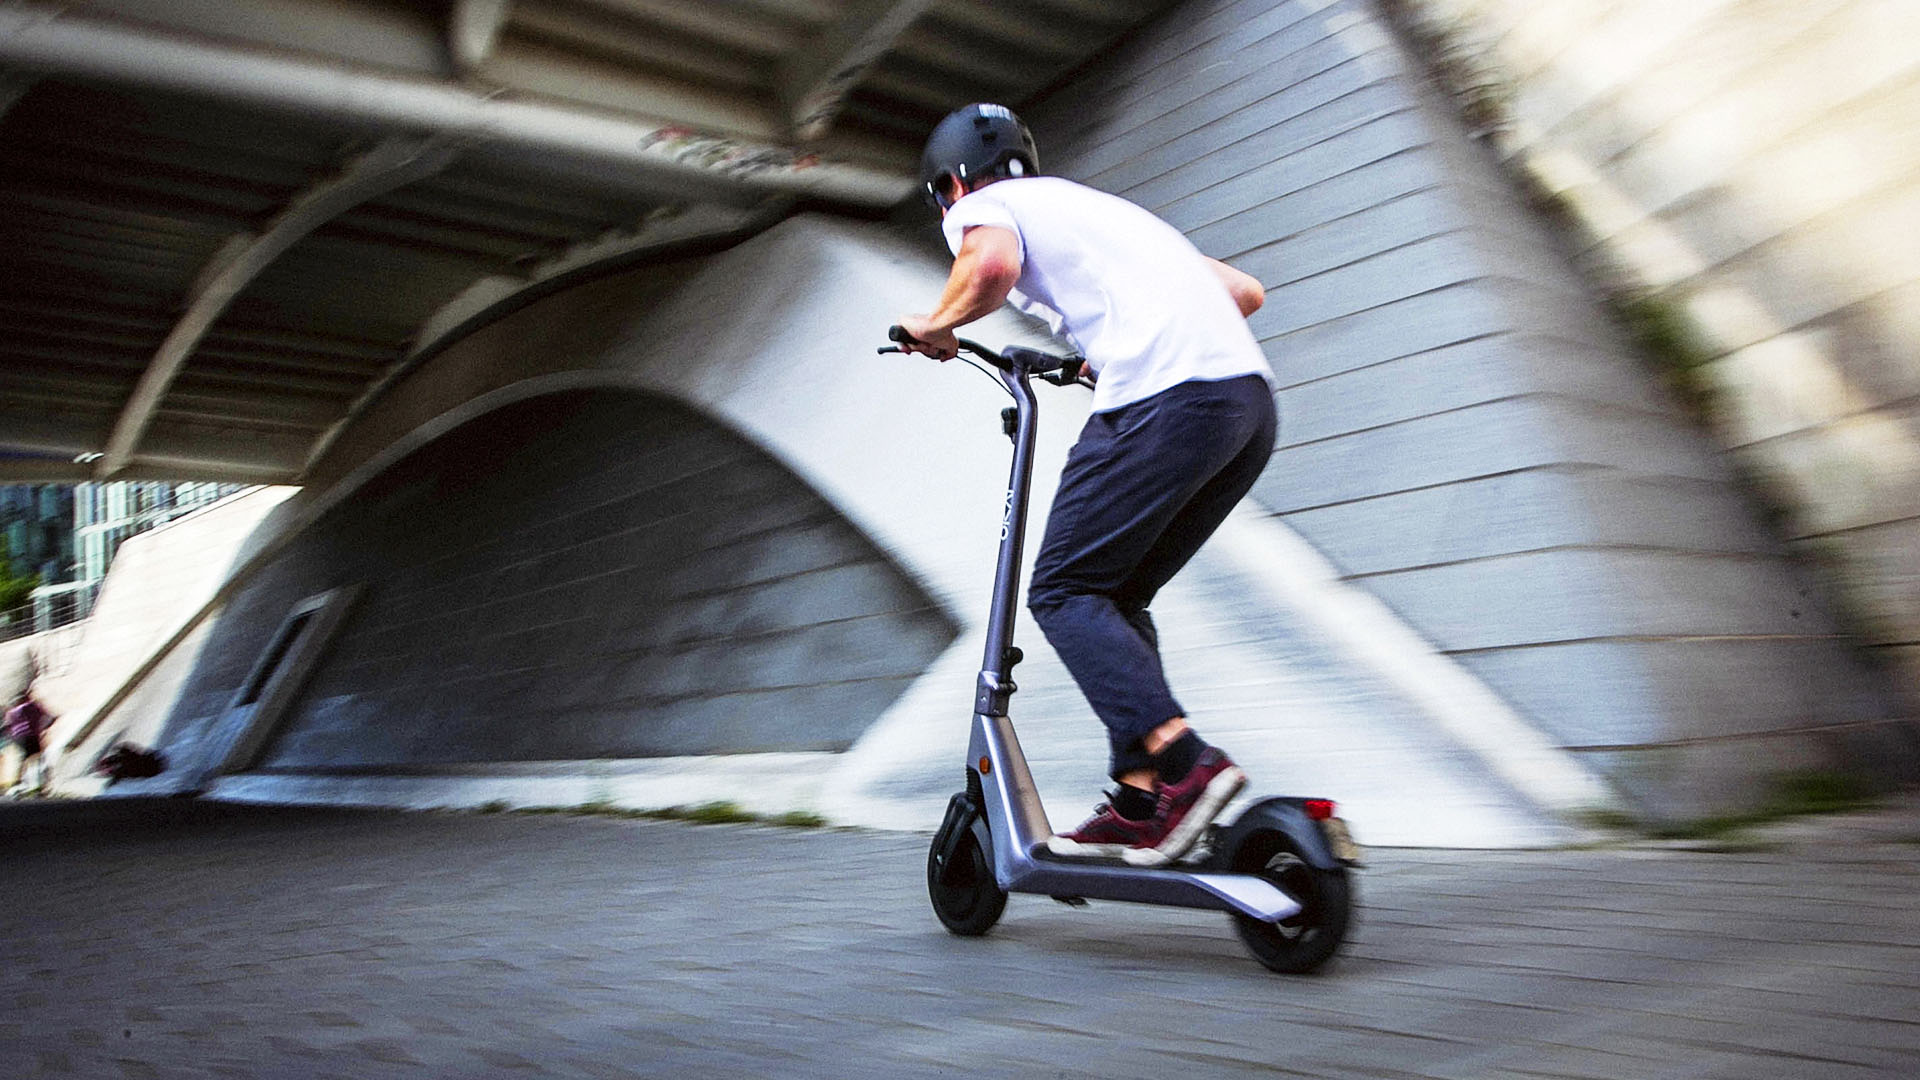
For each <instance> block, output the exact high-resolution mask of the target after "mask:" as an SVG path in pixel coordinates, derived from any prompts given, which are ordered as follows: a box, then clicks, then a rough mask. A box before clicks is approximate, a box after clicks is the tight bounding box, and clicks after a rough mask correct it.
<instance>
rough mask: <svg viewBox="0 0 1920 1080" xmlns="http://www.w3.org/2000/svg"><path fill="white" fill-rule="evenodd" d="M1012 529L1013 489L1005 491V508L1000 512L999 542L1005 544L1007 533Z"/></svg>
mask: <svg viewBox="0 0 1920 1080" xmlns="http://www.w3.org/2000/svg"><path fill="white" fill-rule="evenodd" d="M1012 527H1013V489H1012V488H1008V489H1007V508H1006V509H1005V510H1002V511H1001V512H1000V542H1001V543H1003V544H1004V543H1006V542H1007V532H1008V531H1009V530H1010V529H1011V528H1012Z"/></svg>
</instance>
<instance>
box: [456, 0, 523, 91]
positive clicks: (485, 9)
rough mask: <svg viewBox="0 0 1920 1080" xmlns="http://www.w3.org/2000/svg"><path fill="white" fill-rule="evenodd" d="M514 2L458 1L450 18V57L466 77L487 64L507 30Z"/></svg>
mask: <svg viewBox="0 0 1920 1080" xmlns="http://www.w3.org/2000/svg"><path fill="white" fill-rule="evenodd" d="M512 8H513V0H454V2H453V10H452V11H450V12H448V15H447V55H448V57H449V58H451V59H452V60H453V68H454V70H455V71H458V72H461V73H462V74H465V73H467V72H470V71H472V70H473V69H475V68H477V67H479V66H480V65H481V64H484V63H486V62H487V57H489V56H492V55H493V47H494V46H495V45H496V44H498V43H499V41H500V31H501V30H503V29H505V28H506V25H507V14H508V12H509V11H510V10H511V9H512Z"/></svg>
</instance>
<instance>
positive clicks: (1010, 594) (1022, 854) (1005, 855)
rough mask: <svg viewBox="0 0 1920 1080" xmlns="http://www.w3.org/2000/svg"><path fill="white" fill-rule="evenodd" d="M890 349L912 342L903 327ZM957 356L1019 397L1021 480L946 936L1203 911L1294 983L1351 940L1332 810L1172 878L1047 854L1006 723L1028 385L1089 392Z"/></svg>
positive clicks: (1062, 369)
mask: <svg viewBox="0 0 1920 1080" xmlns="http://www.w3.org/2000/svg"><path fill="white" fill-rule="evenodd" d="M887 336H888V337H889V338H890V339H892V340H893V341H896V342H906V341H912V340H913V338H912V337H911V336H910V335H909V334H908V333H907V332H906V331H905V330H904V329H902V328H901V327H898V326H895V327H893V328H892V329H891V330H889V331H888V333H887ZM960 348H961V351H962V352H964V353H971V354H973V355H974V356H976V357H978V358H980V359H981V360H983V361H985V362H986V363H987V364H988V365H990V366H991V367H992V368H993V370H994V372H995V373H997V375H998V378H999V381H1000V382H1001V383H1002V384H1003V385H1004V386H1005V387H1006V390H1007V393H1009V394H1011V395H1012V396H1013V400H1014V405H1013V406H1012V407H1010V408H1007V409H1004V410H1002V411H1001V414H1000V415H1001V424H1002V428H1003V430H1004V431H1005V432H1006V434H1007V436H1008V437H1009V438H1010V439H1012V440H1013V472H1012V477H1011V479H1010V480H1009V482H1008V485H1007V500H1006V509H1005V512H1004V514H1005V516H1004V517H1003V518H1002V521H1001V529H1000V557H999V563H998V565H997V567H996V569H995V572H994V581H993V606H992V609H991V614H990V615H989V616H988V620H987V649H986V659H985V662H984V664H983V666H982V668H981V671H980V677H979V681H978V683H977V685H976V690H975V695H974V703H973V733H972V738H971V740H970V742H969V746H968V749H967V762H966V790H964V791H961V792H959V793H957V794H955V795H954V796H953V798H952V800H951V801H950V802H948V804H947V813H946V817H945V819H944V820H943V821H942V822H941V824H940V829H939V831H938V832H936V833H935V834H934V837H933V846H932V849H931V850H930V851H929V852H928V855H927V892H928V895H929V897H930V898H931V899H932V901H933V911H934V914H935V915H937V916H938V917H939V919H940V922H941V923H942V924H943V925H945V926H946V928H947V929H948V930H950V931H952V932H953V933H955V934H959V935H963V936H969V937H971V936H976V935H980V934H984V933H986V932H987V931H988V930H989V929H991V928H992V927H993V925H994V924H995V923H996V922H998V921H999V919H1000V915H1001V913H1002V912H1003V911H1004V910H1005V909H1006V905H1007V894H1008V893H1034V894H1038V895H1041V896H1050V897H1052V898H1053V899H1055V900H1058V901H1060V902H1062V903H1065V904H1068V905H1070V906H1074V907H1082V906H1085V905H1086V903H1087V901H1088V900H1120V901H1131V902H1134V903H1142V904H1160V905H1165V906H1169V907H1189V908H1207V909H1212V910H1216V911H1225V912H1228V913H1229V914H1230V915H1231V916H1232V917H1233V922H1234V927H1235V929H1237V930H1238V931H1239V934H1240V937H1241V940H1242V941H1244V942H1245V943H1246V945H1247V947H1248V949H1250V950H1251V951H1252V952H1253V954H1254V956H1255V957H1256V958H1258V959H1259V961H1260V962H1261V963H1262V964H1265V965H1266V966H1267V967H1269V968H1271V969H1273V970H1274V971H1278V972H1283V973H1288V974H1299V973H1304V972H1309V971H1312V970H1314V969H1315V968H1317V967H1319V966H1320V965H1321V964H1323V963H1325V962H1326V961H1327V959H1328V958H1329V957H1331V956H1332V955H1333V954H1334V952H1335V950H1337V949H1338V948H1339V947H1340V943H1341V941H1342V939H1343V938H1344V937H1345V935H1346V931H1347V926H1348V923H1349V921H1350V918H1351V913H1352V906H1353V885H1352V882H1351V881H1350V869H1351V868H1352V867H1355V866H1357V865H1358V863H1359V857H1358V856H1359V853H1358V848H1357V847H1356V846H1355V845H1354V843H1353V839H1352V833H1351V831H1350V830H1349V829H1348V827H1347V824H1346V822H1345V821H1343V820H1342V819H1340V818H1338V817H1336V816H1334V809H1335V807H1334V804H1333V802H1332V801H1331V800H1328V799H1302V798H1291V797H1286V796H1279V797H1274V798H1267V799H1262V800H1260V801H1259V802H1256V803H1254V804H1252V805H1251V806H1249V807H1247V809H1246V810H1245V811H1244V812H1242V813H1241V814H1240V815H1239V816H1238V817H1237V818H1235V819H1234V820H1233V821H1232V822H1230V823H1225V824H1222V823H1218V822H1216V823H1215V824H1213V825H1210V826H1208V828H1207V832H1206V834H1205V835H1204V837H1203V838H1202V840H1201V841H1200V843H1199V844H1198V845H1196V847H1195V848H1194V850H1193V852H1191V853H1189V854H1188V856H1187V857H1186V858H1184V859H1182V860H1181V861H1179V862H1177V863H1174V864H1172V865H1170V866H1166V867H1155V868H1142V867H1138V866H1132V865H1129V864H1127V863H1125V862H1123V861H1121V860H1119V859H1089V858H1066V857H1063V856H1060V855H1056V854H1054V853H1052V852H1051V851H1049V850H1048V849H1047V838H1048V837H1050V836H1052V835H1053V827H1052V826H1051V825H1050V824H1048V822H1047V815H1046V811H1045V810H1044V809H1043V808H1042V807H1041V805H1040V793H1039V790H1038V789H1037V788H1036V787H1035V786H1034V782H1033V776H1032V774H1031V773H1030V772H1029V771H1028V768H1027V760H1026V757H1025V755H1024V754H1023V753H1022V752H1021V750H1020V740H1019V738H1018V737H1016V736H1015V734H1014V730H1013V720H1012V718H1011V717H1009V716H1008V715H1007V703H1008V700H1009V699H1010V698H1011V697H1012V696H1013V693H1014V691H1015V690H1016V689H1017V688H1016V686H1015V685H1014V681H1013V669H1014V666H1015V665H1016V664H1018V663H1020V661H1021V658H1022V657H1021V652H1020V650H1019V648H1018V647H1016V646H1015V645H1014V644H1013V618H1014V612H1015V610H1016V609H1015V604H1016V603H1017V598H1016V594H1017V593H1018V591H1019V585H1020V561H1021V555H1022V552H1023V548H1024V546H1025V541H1026V523H1027V500H1028V496H1029V494H1030V493H1031V488H1032V479H1033V476H1032V474H1033V446H1034V435H1035V432H1036V430H1037V429H1038V426H1039V417H1038V411H1039V410H1038V406H1037V404H1036V403H1035V401H1034V396H1033V386H1032V383H1031V382H1030V380H1031V379H1033V378H1036V377H1037V378H1039V379H1041V380H1043V381H1045V382H1049V383H1052V384H1054V385H1056V386H1072V385H1076V384H1081V383H1083V382H1084V380H1083V379H1082V378H1081V377H1080V369H1081V365H1082V361H1081V360H1080V358H1078V357H1059V356H1053V355H1051V354H1048V353H1044V352H1040V351H1038V350H1035V349H1029V348H1025V347H1023V346H1008V347H1006V348H1004V349H1002V350H1000V351H999V352H994V351H993V350H991V349H988V348H985V347H983V346H981V345H979V344H977V343H975V342H972V341H968V340H966V339H964V338H962V339H961V340H960ZM879 351H880V352H882V353H890V352H903V351H904V350H902V349H900V348H898V347H894V346H889V347H885V348H882V349H880V350H879Z"/></svg>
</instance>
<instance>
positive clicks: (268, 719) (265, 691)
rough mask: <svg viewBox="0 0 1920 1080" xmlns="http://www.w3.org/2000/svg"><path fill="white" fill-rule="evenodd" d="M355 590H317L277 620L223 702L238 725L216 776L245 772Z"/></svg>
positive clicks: (338, 623) (322, 652)
mask: <svg viewBox="0 0 1920 1080" xmlns="http://www.w3.org/2000/svg"><path fill="white" fill-rule="evenodd" d="M359 594H360V586H359V585H342V586H340V587H339V588H335V589H329V590H327V591H326V592H323V593H316V594H314V595H313V596H309V597H307V598H306V599H304V600H301V601H299V602H298V603H296V604H294V605H293V607H292V608H291V609H290V610H289V611H288V612H287V614H286V617H285V618H283V619H281V620H280V625H279V626H278V627H277V628H275V629H274V632H273V633H272V634H271V635H270V636H269V637H268V638H267V646H266V648H264V649H262V650H261V651H260V658H259V659H257V660H255V661H254V662H253V668H252V670H250V671H249V672H248V673H247V678H246V681H244V682H242V683H241V684H240V689H239V690H237V691H235V693H234V695H233V701H232V702H231V703H229V704H228V705H227V717H228V720H227V724H230V725H232V726H233V727H235V728H237V729H238V730H237V732H236V733H235V734H234V735H233V737H232V740H233V741H232V742H231V743H230V744H229V747H228V749H227V752H226V754H225V755H224V756H223V757H222V758H221V761H220V764H219V765H218V766H217V767H216V768H215V769H214V770H213V774H214V775H219V774H223V773H234V772H241V771H244V770H246V769H248V768H251V767H252V766H253V764H254V763H255V762H256V761H257V760H258V759H259V757H260V752H261V751H262V750H264V749H266V746H267V743H268V742H269V741H271V740H272V738H273V735H274V732H276V731H277V730H279V727H280V723H281V721H282V720H284V719H285V718H286V713H287V710H288V709H289V708H290V707H291V706H292V705H293V702H294V700H295V698H297V697H298V696H299V693H300V690H301V688H302V687H304V686H305V685H306V683H307V679H308V678H309V677H310V676H311V675H312V674H313V671H314V668H315V667H317V666H318V665H319V662H320V658H321V657H322V656H324V655H325V654H326V651H327V646H328V645H329V644H331V643H332V641H333V638H334V635H335V634H336V633H338V632H339V630H340V627H341V625H342V624H343V623H344V622H345V621H346V617H347V610H348V608H350V607H351V606H352V604H353V601H354V598H355V597H357V596H358V595H359Z"/></svg>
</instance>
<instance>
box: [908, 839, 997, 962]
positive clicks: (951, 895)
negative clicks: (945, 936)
mask: <svg viewBox="0 0 1920 1080" xmlns="http://www.w3.org/2000/svg"><path fill="white" fill-rule="evenodd" d="M939 845H940V840H939V838H938V837H935V838H934V846H933V848H932V849H931V850H929V851H928V852H927V896H928V898H929V899H931V900H932V901H933V913H934V914H935V915H938V916H939V917H940V925H942V926H944V927H946V928H947V929H948V930H950V931H952V932H953V933H955V934H959V935H960V936H961V937H978V936H980V935H981V934H984V933H986V932H987V931H988V930H991V929H992V928H993V924H994V923H997V922H999V921H1000V913H1001V912H1002V911H1005V910H1006V908H1007V894H1006V893H1004V892H1002V891H1001V890H1000V886H999V884H998V883H996V882H995V881H994V880H993V867H991V866H988V865H987V856H986V853H985V852H983V851H981V850H980V841H979V840H978V839H977V838H976V837H975V836H974V833H973V830H972V829H968V830H967V831H966V832H965V833H964V834H963V835H962V836H961V837H960V843H959V846H958V847H956V848H955V849H954V852H953V859H952V861H951V862H950V863H949V864H948V865H947V868H946V872H945V873H942V872H941V871H940V868H939V867H938V866H936V865H935V864H934V861H935V857H936V855H937V854H938V853H939V850H940V846H939Z"/></svg>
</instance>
